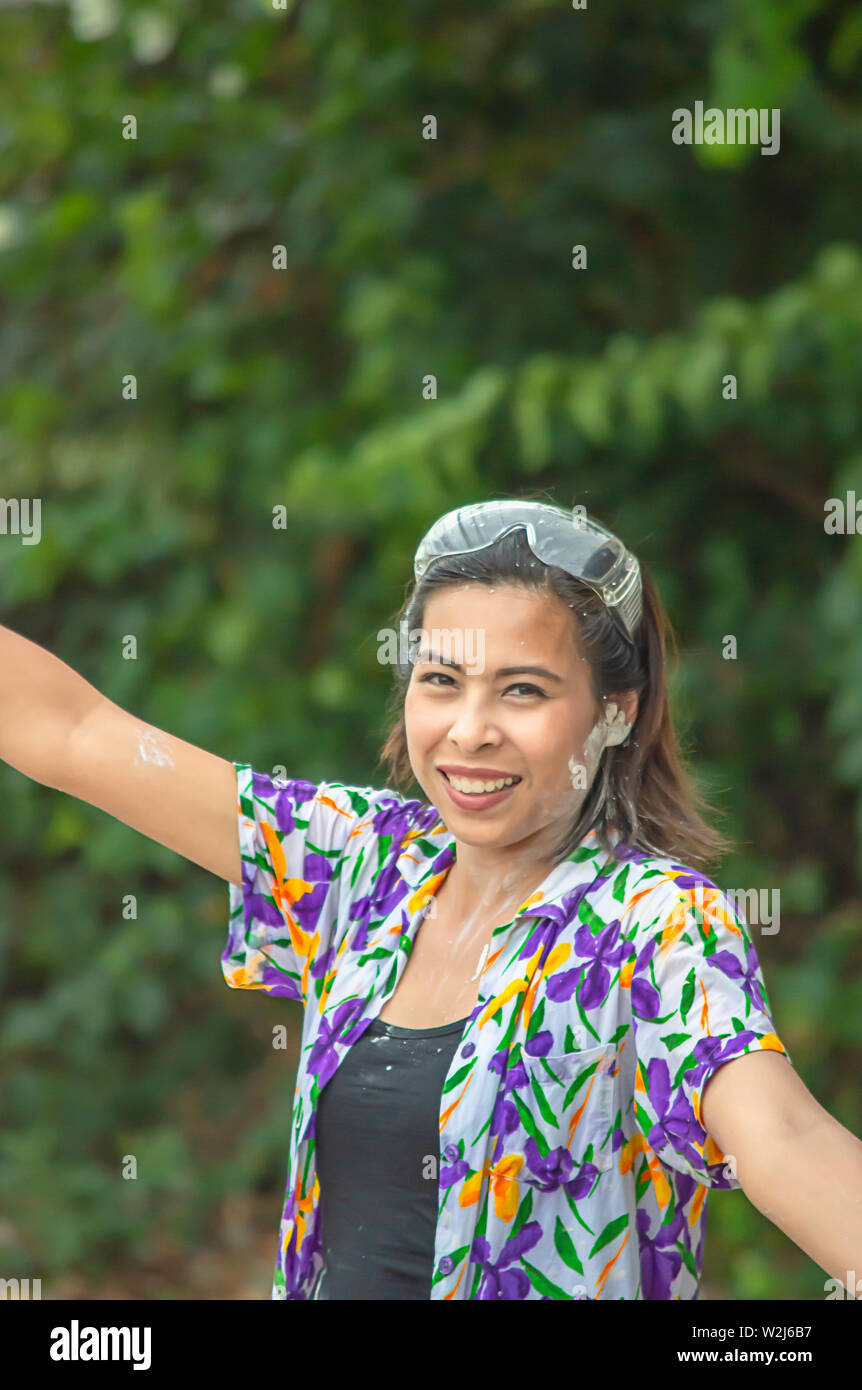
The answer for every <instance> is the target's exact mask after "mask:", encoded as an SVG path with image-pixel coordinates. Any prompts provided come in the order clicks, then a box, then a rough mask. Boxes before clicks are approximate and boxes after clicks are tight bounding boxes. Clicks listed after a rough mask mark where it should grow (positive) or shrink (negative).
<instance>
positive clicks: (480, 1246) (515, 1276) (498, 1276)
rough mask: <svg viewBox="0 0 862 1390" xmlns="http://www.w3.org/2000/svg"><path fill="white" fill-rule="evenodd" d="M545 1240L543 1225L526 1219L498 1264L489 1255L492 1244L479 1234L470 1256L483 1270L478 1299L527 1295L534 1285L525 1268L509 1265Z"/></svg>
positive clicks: (503, 1250) (519, 1297) (522, 1296)
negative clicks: (543, 1238) (514, 1267)
mask: <svg viewBox="0 0 862 1390" xmlns="http://www.w3.org/2000/svg"><path fill="white" fill-rule="evenodd" d="M541 1239H542V1228H541V1226H540V1224H539V1222H538V1221H527V1222H526V1223H525V1224H524V1225H523V1226H522V1227H521V1229H520V1231H518V1232H517V1233H516V1234H515V1235H512V1236H510V1237H509V1239H508V1240H507V1241H506V1243H505V1245H504V1246H503V1249H502V1250H501V1251H500V1258H499V1259H498V1260H497V1262H496V1264H495V1263H494V1262H493V1261H492V1260H491V1259H490V1258H489V1257H490V1253H491V1247H490V1245H489V1244H488V1241H487V1240H486V1239H485V1237H484V1236H477V1237H476V1238H475V1240H474V1241H473V1244H472V1245H471V1247H470V1259H471V1261H472V1262H473V1263H474V1264H478V1265H480V1266H481V1269H482V1278H481V1280H480V1282H479V1288H478V1291H477V1295H476V1297H477V1299H479V1300H485V1299H491V1298H504V1299H522V1298H527V1297H528V1295H529V1293H530V1289H531V1288H532V1285H531V1284H530V1280H529V1278H528V1276H527V1273H526V1271H525V1270H523V1269H511V1268H507V1266H510V1265H511V1264H512V1261H513V1260H519V1259H520V1258H521V1256H522V1255H526V1254H527V1252H528V1251H529V1250H532V1249H533V1246H534V1245H537V1244H538V1243H539V1241H540V1240H541Z"/></svg>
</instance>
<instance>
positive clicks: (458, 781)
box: [443, 772, 521, 796]
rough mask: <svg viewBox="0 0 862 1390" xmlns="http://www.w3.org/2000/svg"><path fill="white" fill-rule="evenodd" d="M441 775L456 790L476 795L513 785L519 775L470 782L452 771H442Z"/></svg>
mask: <svg viewBox="0 0 862 1390" xmlns="http://www.w3.org/2000/svg"><path fill="white" fill-rule="evenodd" d="M443 776H444V777H445V778H446V780H447V781H448V782H451V783H452V786H453V787H454V788H455V790H456V792H467V794H468V795H469V794H470V793H472V794H474V795H476V796H478V795H479V794H480V793H482V792H496V791H500V790H501V788H503V787H513V786H514V785H515V783H516V782H520V780H521V779H520V777H501V778H499V779H498V780H497V781H496V782H471V781H470V780H469V779H468V778H466V777H456V776H455V774H454V773H450V772H444V773H443Z"/></svg>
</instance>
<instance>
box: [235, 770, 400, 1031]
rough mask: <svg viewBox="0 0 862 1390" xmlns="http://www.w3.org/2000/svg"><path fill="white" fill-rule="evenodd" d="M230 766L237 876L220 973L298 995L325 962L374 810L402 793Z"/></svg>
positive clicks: (370, 835)
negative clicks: (234, 786) (237, 849)
mask: <svg viewBox="0 0 862 1390" xmlns="http://www.w3.org/2000/svg"><path fill="white" fill-rule="evenodd" d="M234 767H235V768H236V776H237V814H238V826H239V845H240V854H241V859H242V884H241V885H240V884H236V883H231V884H229V885H228V887H229V896H230V922H229V929H228V942H227V947H226V948H225V950H224V952H223V954H222V958H221V959H222V973H223V974H224V978H225V981H226V983H227V984H228V986H229V987H230V988H231V989H262V990H266V991H267V993H268V994H273V995H279V996H281V997H282V998H285V999H294V1000H296V1001H297V1002H299V1003H303V1004H304V1003H305V1000H306V997H307V994H308V990H309V986H310V984H311V985H313V983H314V980H316V979H320V978H322V977H323V976H324V975H325V974H326V972H327V971H328V970H329V969H330V968H331V965H332V962H333V958H334V956H335V952H336V936H337V934H338V923H339V908H340V906H341V904H342V898H343V896H346V894H347V893H349V888H350V883H349V880H350V878H351V871H352V875H353V877H355V876H356V873H357V871H358V869H359V868H360V866H361V863H362V860H363V858H364V857H365V856H366V854H367V851H368V846H369V841H370V840H371V839H375V840H376V839H378V838H379V833H378V832H377V831H375V826H376V825H378V823H379V819H380V812H381V811H384V812H385V811H387V810H390V809H395V808H396V807H398V806H399V805H400V804H402V803H403V800H404V799H403V798H402V797H400V796H399V794H398V793H397V792H395V791H392V790H391V789H388V788H387V789H385V790H380V789H375V788H373V787H350V786H346V785H345V784H344V783H341V782H320V783H315V782H305V781H292V780H290V779H288V778H273V777H269V776H267V775H266V774H265V773H261V772H255V771H254V770H253V769H252V767H251V766H250V765H249V764H248V763H236V762H235V763H234ZM384 819H385V817H384ZM363 832H364V833H363ZM345 879H347V880H348V886H347V888H346V889H345V886H344V885H345Z"/></svg>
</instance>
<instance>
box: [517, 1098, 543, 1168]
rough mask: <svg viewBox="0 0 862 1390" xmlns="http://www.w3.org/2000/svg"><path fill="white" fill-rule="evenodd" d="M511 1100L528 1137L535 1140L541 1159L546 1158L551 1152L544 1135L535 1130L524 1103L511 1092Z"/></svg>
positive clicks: (535, 1127)
mask: <svg viewBox="0 0 862 1390" xmlns="http://www.w3.org/2000/svg"><path fill="white" fill-rule="evenodd" d="M512 1100H513V1101H514V1102H515V1105H516V1106H517V1109H518V1114H519V1115H520V1116H521V1123H522V1124H523V1126H524V1129H525V1130H526V1131H527V1133H528V1134H529V1135H531V1137H532V1138H533V1139H535V1141H536V1146H537V1148H538V1150H539V1153H540V1154H541V1155H542V1157H543V1158H547V1156H548V1154H549V1153H550V1152H551V1146H550V1144H549V1143H548V1141H547V1139H546V1138H545V1136H544V1134H543V1133H542V1131H541V1130H540V1129H538V1128H537V1126H536V1123H535V1121H534V1119H533V1117H532V1115H531V1114H530V1112H529V1110H528V1109H527V1107H526V1106H525V1104H524V1102H523V1101H522V1100H521V1098H520V1096H519V1095H518V1094H517V1092H515V1091H513V1092H512Z"/></svg>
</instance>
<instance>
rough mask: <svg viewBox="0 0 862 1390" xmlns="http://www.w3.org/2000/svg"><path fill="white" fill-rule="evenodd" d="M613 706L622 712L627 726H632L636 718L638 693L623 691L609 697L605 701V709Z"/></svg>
mask: <svg viewBox="0 0 862 1390" xmlns="http://www.w3.org/2000/svg"><path fill="white" fill-rule="evenodd" d="M611 703H613V704H615V705H616V707H617V709H618V710H620V709H621V710H624V711H625V716H626V723H627V724H634V722H635V720H636V719H637V717H638V704H639V701H638V693H637V691H636V690H623V691H622V692H621V693H620V694H618V695H609V696H608V698H607V700H606V701H605V709H607V707H608V705H609V704H611Z"/></svg>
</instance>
